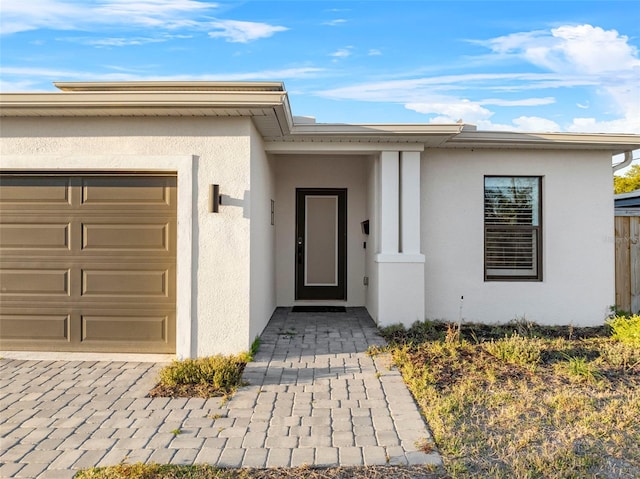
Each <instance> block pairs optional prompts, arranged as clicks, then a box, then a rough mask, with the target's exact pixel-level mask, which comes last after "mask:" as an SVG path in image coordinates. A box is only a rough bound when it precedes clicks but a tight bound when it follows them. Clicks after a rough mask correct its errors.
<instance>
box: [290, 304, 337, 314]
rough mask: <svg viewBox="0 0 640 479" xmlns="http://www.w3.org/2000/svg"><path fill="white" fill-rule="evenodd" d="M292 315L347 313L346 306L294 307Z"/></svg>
mask: <svg viewBox="0 0 640 479" xmlns="http://www.w3.org/2000/svg"><path fill="white" fill-rule="evenodd" d="M291 312H292V313H346V312H347V308H345V307H344V306H293V307H292V308H291Z"/></svg>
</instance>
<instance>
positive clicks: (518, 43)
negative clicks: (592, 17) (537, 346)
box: [319, 25, 640, 133]
mask: <svg viewBox="0 0 640 479" xmlns="http://www.w3.org/2000/svg"><path fill="white" fill-rule="evenodd" d="M476 43H479V44H482V45H484V46H486V47H488V48H490V49H491V51H492V52H493V55H494V56H495V57H496V58H498V59H500V58H503V57H508V58H509V59H510V60H513V59H514V58H515V59H519V60H521V61H525V62H526V64H528V65H530V66H533V67H536V68H538V69H542V70H546V71H543V72H526V71H525V72H520V73H509V72H507V73H487V72H482V71H480V72H473V73H466V74H461V75H441V76H432V77H414V78H409V79H402V80H389V81H379V82H372V83H364V84H355V85H348V86H344V87H340V88H334V89H330V90H325V91H321V92H319V94H320V95H321V96H325V97H328V98H334V99H348V100H358V101H373V102H388V103H402V104H404V105H405V107H406V108H408V109H410V110H413V111H416V112H419V113H423V114H425V115H429V118H428V119H427V121H430V122H434V121H438V122H442V121H445V120H446V121H457V120H458V119H459V118H462V119H463V120H464V121H465V122H474V123H476V124H477V125H478V126H479V127H481V128H483V129H508V130H521V131H534V130H536V131H560V130H563V129H564V130H566V131H585V132H598V131H599V132H620V133H637V132H639V131H640V80H639V78H640V58H639V55H638V50H637V48H635V47H634V46H633V45H631V44H630V43H629V38H628V37H626V36H624V35H621V34H619V33H618V32H617V31H615V30H604V29H602V28H600V27H597V26H591V25H578V26H573V25H565V26H560V27H558V28H554V29H551V30H549V31H546V30H536V31H531V32H520V33H514V34H510V35H506V36H501V37H497V38H494V39H491V40H488V41H482V42H476ZM491 63H492V62H491ZM478 65H479V64H478ZM575 88H580V89H581V93H582V92H583V94H584V95H585V96H586V95H591V96H593V97H594V98H595V99H596V100H597V102H595V101H594V102H593V103H598V104H602V103H604V104H607V105H608V107H609V111H608V112H606V113H603V114H607V115H613V116H614V118H613V119H602V118H597V117H596V115H597V113H595V112H594V117H593V118H575V119H573V118H564V121H563V122H562V124H560V123H558V121H556V120H555V119H554V120H551V119H548V118H543V117H542V116H540V115H520V116H518V117H515V118H513V119H511V120H510V122H500V123H493V122H492V121H491V118H492V117H493V116H494V113H495V112H494V111H493V110H491V109H489V108H488V107H491V106H494V107H499V108H503V109H504V108H512V107H518V108H523V107H527V108H532V109H533V108H535V107H538V106H545V105H552V104H554V103H557V99H556V97H552V96H548V90H549V89H575ZM527 91H528V92H535V91H540V92H544V93H543V94H542V95H540V96H537V95H535V93H534V94H531V93H529V94H528V95H527V97H518V94H519V93H523V92H527ZM483 92H484V93H485V94H486V92H492V93H491V95H492V96H491V97H490V98H486V97H484V98H483V96H484V95H483ZM497 94H498V95H500V94H507V95H508V96H505V97H504V98H503V97H496V96H494V95H497ZM487 96H488V95H487ZM589 105H590V102H589V101H583V102H582V103H580V104H578V107H579V108H585V106H586V107H589ZM591 110H594V108H591ZM502 113H503V114H504V110H503V111H502ZM615 115H617V118H615ZM503 116H504V115H503Z"/></svg>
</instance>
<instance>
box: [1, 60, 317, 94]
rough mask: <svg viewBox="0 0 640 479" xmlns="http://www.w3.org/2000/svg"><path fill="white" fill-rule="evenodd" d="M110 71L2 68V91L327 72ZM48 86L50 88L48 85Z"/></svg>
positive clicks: (307, 69)
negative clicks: (56, 83)
mask: <svg viewBox="0 0 640 479" xmlns="http://www.w3.org/2000/svg"><path fill="white" fill-rule="evenodd" d="M105 68H106V69H108V70H110V71H108V72H105V71H99V72H92V71H82V70H58V69H50V68H24V67H3V68H2V76H1V81H0V91H42V90H51V89H52V87H49V88H43V87H42V86H43V85H47V84H50V82H54V81H96V80H100V81H151V80H154V81H249V80H274V81H278V80H290V79H298V78H312V77H315V76H317V75H318V74H320V73H322V72H324V70H323V69H322V68H313V67H301V68H284V69H274V70H257V71H250V72H228V73H219V72H218V73H202V74H199V75H192V74H180V75H154V74H150V73H144V72H140V71H131V70H129V69H126V68H121V67H119V66H114V65H105ZM113 70H115V72H114V71H113ZM13 77H18V78H24V77H28V78H29V79H30V80H29V81H23V80H18V81H12V80H11V78H13ZM47 86H48V85H47Z"/></svg>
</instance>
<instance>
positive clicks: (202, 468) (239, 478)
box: [74, 463, 443, 479]
mask: <svg viewBox="0 0 640 479" xmlns="http://www.w3.org/2000/svg"><path fill="white" fill-rule="evenodd" d="M442 477H443V476H442V475H441V474H439V473H436V472H433V471H432V469H431V468H429V467H426V466H407V467H393V466H367V467H332V468H311V467H306V466H301V467H292V468H269V469H248V468H247V469H224V468H217V467H214V466H208V465H195V466H178V465H161V464H141V463H137V464H118V465H117V466H109V467H93V468H90V469H84V470H82V471H79V472H78V473H77V474H76V475H75V476H74V478H75V479H389V478H393V479H438V478H442Z"/></svg>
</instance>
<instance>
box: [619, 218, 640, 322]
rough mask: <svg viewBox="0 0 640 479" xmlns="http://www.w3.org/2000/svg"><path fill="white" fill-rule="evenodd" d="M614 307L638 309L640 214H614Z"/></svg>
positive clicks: (639, 304) (639, 293)
mask: <svg viewBox="0 0 640 479" xmlns="http://www.w3.org/2000/svg"><path fill="white" fill-rule="evenodd" d="M615 231H616V233H615V234H616V307H617V308H618V309H620V310H622V311H630V312H632V313H638V312H639V311H640V216H616V217H615Z"/></svg>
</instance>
